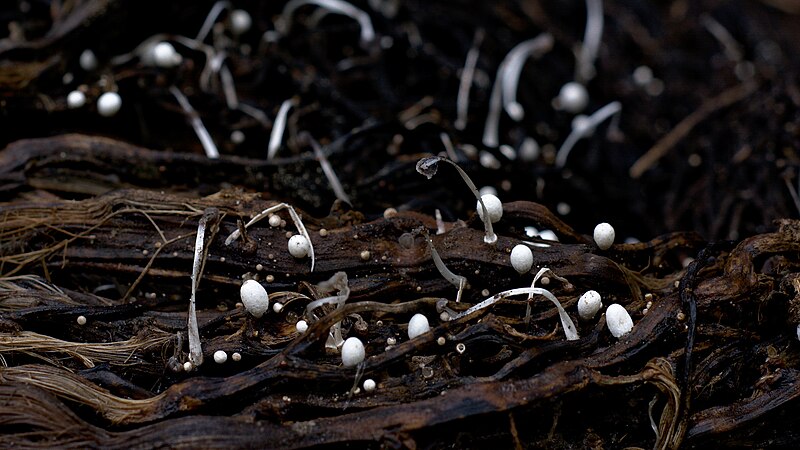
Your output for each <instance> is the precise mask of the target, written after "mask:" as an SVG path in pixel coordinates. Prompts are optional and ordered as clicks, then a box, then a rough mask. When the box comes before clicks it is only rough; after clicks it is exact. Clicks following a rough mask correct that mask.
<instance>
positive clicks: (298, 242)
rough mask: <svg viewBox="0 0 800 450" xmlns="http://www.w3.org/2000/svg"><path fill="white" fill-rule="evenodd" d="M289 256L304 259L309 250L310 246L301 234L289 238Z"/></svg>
mask: <svg viewBox="0 0 800 450" xmlns="http://www.w3.org/2000/svg"><path fill="white" fill-rule="evenodd" d="M288 245H289V254H290V255H292V256H294V257H295V258H305V257H306V256H308V252H309V251H310V250H311V244H310V243H309V242H308V239H306V237H305V236H303V235H302V234H295V235H294V236H292V237H290V238H289V244H288Z"/></svg>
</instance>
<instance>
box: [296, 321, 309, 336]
mask: <svg viewBox="0 0 800 450" xmlns="http://www.w3.org/2000/svg"><path fill="white" fill-rule="evenodd" d="M294 329H295V330H297V332H298V333H305V332H306V331H308V322H306V321H305V320H298V321H297V323H296V324H295V325H294Z"/></svg>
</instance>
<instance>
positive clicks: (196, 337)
mask: <svg viewBox="0 0 800 450" xmlns="http://www.w3.org/2000/svg"><path fill="white" fill-rule="evenodd" d="M218 218H219V210H218V209H217V208H208V209H206V210H205V211H204V212H203V216H202V217H200V222H199V223H198V224H197V236H196V238H195V241H194V260H193V261H192V295H191V297H190V298H189V323H188V334H189V361H190V362H191V363H192V364H193V365H194V367H198V366H200V365H201V364H203V348H202V344H201V343H200V331H199V329H198V327H197V311H196V306H195V304H196V300H197V286H198V284H200V276H201V274H202V273H203V266H205V256H206V255H207V253H208V246H207V245H206V230H207V229H208V228H209V227H210V226H213V223H214V222H216V221H217V219H218Z"/></svg>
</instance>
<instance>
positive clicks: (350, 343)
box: [342, 337, 366, 367]
mask: <svg viewBox="0 0 800 450" xmlns="http://www.w3.org/2000/svg"><path fill="white" fill-rule="evenodd" d="M365 357H366V350H365V349H364V344H363V343H362V342H361V339H359V338H357V337H349V338H347V340H346V341H344V345H342V365H344V366H345V367H353V366H356V365H358V364H359V363H360V362H361V361H364V358H365Z"/></svg>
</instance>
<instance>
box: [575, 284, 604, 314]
mask: <svg viewBox="0 0 800 450" xmlns="http://www.w3.org/2000/svg"><path fill="white" fill-rule="evenodd" d="M601 306H603V303H602V301H601V299H600V294H598V293H597V291H586V292H585V293H584V294H583V295H581V298H579V299H578V315H579V316H580V317H581V319H583V320H589V319H591V318H593V317H594V315H595V314H597V311H600V307H601Z"/></svg>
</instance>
